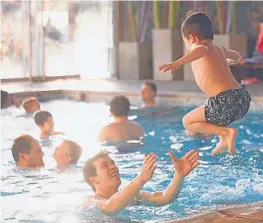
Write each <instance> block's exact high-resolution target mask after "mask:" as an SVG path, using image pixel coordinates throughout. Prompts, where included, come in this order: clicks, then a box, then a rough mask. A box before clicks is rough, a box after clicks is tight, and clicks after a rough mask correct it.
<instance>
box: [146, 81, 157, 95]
mask: <svg viewBox="0 0 263 223" xmlns="http://www.w3.org/2000/svg"><path fill="white" fill-rule="evenodd" d="M145 85H148V86H149V87H150V88H151V89H152V90H153V91H154V92H155V93H157V86H156V84H155V83H153V82H146V83H145Z"/></svg>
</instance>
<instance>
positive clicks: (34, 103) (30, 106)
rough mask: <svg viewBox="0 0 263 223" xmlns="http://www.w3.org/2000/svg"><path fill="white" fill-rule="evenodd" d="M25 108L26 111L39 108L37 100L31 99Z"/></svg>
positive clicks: (34, 110) (33, 110)
mask: <svg viewBox="0 0 263 223" xmlns="http://www.w3.org/2000/svg"><path fill="white" fill-rule="evenodd" d="M25 109H26V111H27V112H36V111H39V110H40V104H39V102H38V101H37V100H32V101H30V102H28V105H27V106H26V108H25Z"/></svg>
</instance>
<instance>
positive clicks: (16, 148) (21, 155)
mask: <svg viewBox="0 0 263 223" xmlns="http://www.w3.org/2000/svg"><path fill="white" fill-rule="evenodd" d="M12 154H13V158H14V160H15V162H16V165H17V166H18V167H20V168H41V167H43V166H44V162H43V155H44V153H43V152H42V150H41V147H40V145H39V143H38V141H37V140H36V139H34V138H33V137H32V136H30V135H22V136H19V137H17V138H16V139H15V140H14V142H13V146H12Z"/></svg>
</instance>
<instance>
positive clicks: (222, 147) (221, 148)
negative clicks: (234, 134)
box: [211, 136, 228, 156]
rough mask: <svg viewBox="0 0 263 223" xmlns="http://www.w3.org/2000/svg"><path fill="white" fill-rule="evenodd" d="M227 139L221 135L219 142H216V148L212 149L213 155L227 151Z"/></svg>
mask: <svg viewBox="0 0 263 223" xmlns="http://www.w3.org/2000/svg"><path fill="white" fill-rule="evenodd" d="M227 150H228V147H227V141H226V138H225V137H222V136H220V140H219V142H218V143H217V144H216V147H215V149H214V150H213V151H212V153H211V156H215V155H217V154H221V153H224V152H227Z"/></svg>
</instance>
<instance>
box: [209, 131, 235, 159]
mask: <svg viewBox="0 0 263 223" xmlns="http://www.w3.org/2000/svg"><path fill="white" fill-rule="evenodd" d="M227 131H228V133H227V135H225V136H223V137H220V141H219V142H218V144H217V145H216V147H215V149H214V150H213V152H212V153H211V155H212V156H215V155H217V154H221V153H224V152H227V151H228V152H229V153H230V154H231V155H235V154H236V146H235V140H236V136H237V133H238V131H237V129H234V128H229V129H227Z"/></svg>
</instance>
